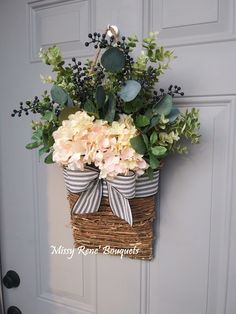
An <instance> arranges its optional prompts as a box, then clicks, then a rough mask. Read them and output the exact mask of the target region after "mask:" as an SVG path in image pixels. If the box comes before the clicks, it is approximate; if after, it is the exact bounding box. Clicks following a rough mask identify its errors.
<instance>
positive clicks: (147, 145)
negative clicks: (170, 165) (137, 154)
mask: <svg viewBox="0 0 236 314" xmlns="http://www.w3.org/2000/svg"><path fill="white" fill-rule="evenodd" d="M142 138H143V141H144V143H145V145H146V147H147V149H148V148H149V140H148V137H147V135H146V134H142Z"/></svg>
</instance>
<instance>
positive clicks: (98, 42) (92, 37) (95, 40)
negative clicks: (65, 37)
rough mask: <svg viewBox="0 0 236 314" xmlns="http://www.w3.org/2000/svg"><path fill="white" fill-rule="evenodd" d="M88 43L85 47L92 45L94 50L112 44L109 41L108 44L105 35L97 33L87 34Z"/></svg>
mask: <svg viewBox="0 0 236 314" xmlns="http://www.w3.org/2000/svg"><path fill="white" fill-rule="evenodd" d="M88 38H89V41H86V42H85V46H86V47H88V46H89V45H91V44H92V45H93V46H94V48H95V49H97V48H98V47H99V48H107V47H108V46H109V45H111V44H112V41H111V39H110V44H109V43H108V41H107V39H106V34H102V35H101V34H100V33H97V32H94V33H93V34H92V33H89V34H88Z"/></svg>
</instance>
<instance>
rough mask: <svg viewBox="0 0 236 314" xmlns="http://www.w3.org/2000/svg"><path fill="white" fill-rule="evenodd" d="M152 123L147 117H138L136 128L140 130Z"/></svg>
mask: <svg viewBox="0 0 236 314" xmlns="http://www.w3.org/2000/svg"><path fill="white" fill-rule="evenodd" d="M149 123H150V119H149V118H148V117H147V116H144V115H141V114H140V115H138V116H137V117H136V119H135V126H136V127H138V128H142V127H144V126H147V125H148V124H149Z"/></svg>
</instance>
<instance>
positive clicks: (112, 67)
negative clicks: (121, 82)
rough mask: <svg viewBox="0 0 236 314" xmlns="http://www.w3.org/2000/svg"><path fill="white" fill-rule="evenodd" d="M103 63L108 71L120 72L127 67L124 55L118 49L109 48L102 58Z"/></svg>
mask: <svg viewBox="0 0 236 314" xmlns="http://www.w3.org/2000/svg"><path fill="white" fill-rule="evenodd" d="M101 63H102V65H103V66H104V68H105V69H106V70H107V71H109V72H112V73H116V72H119V71H121V70H122V69H123V67H124V66H125V56H124V53H123V52H122V51H121V50H120V49H119V48H117V47H111V48H108V49H107V50H106V51H105V52H104V54H103V55H102V57H101Z"/></svg>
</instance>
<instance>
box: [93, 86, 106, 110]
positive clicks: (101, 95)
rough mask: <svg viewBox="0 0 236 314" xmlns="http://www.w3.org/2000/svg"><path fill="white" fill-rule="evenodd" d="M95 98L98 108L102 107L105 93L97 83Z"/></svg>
mask: <svg viewBox="0 0 236 314" xmlns="http://www.w3.org/2000/svg"><path fill="white" fill-rule="evenodd" d="M95 98H96V102H97V105H98V108H102V106H103V105H104V103H105V100H106V94H105V91H104V88H103V86H102V85H99V86H98V87H97V89H96V96H95Z"/></svg>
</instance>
